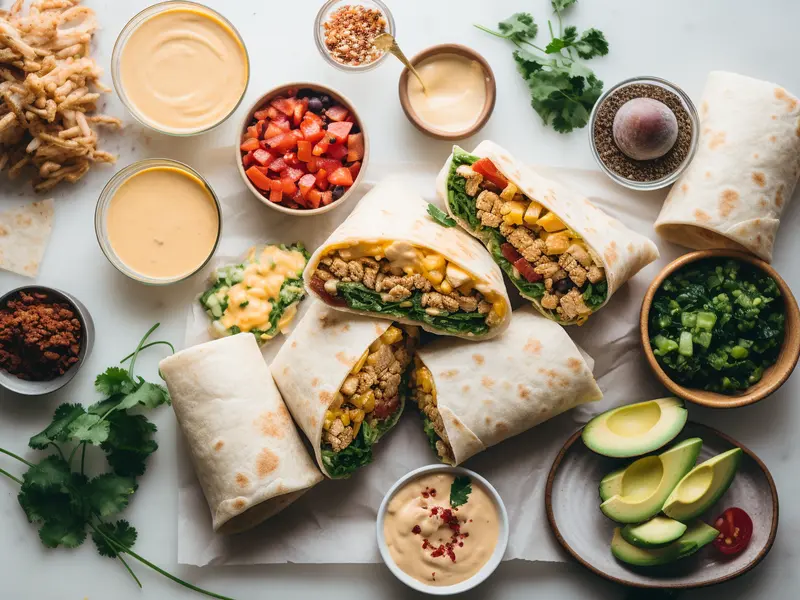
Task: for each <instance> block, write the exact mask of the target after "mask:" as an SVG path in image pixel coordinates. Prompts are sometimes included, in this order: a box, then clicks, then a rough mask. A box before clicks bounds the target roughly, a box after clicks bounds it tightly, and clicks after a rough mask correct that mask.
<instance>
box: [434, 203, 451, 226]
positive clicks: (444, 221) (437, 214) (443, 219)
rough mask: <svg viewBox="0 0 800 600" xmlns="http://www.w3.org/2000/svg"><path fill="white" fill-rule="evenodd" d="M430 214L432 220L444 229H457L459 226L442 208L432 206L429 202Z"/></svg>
mask: <svg viewBox="0 0 800 600" xmlns="http://www.w3.org/2000/svg"><path fill="white" fill-rule="evenodd" d="M428 214H429V215H430V217H431V219H433V220H434V221H436V222H437V223H438V224H439V225H441V226H442V227H455V226H456V225H457V223H456V221H455V219H453V218H452V217H451V216H450V215H448V214H447V213H446V212H444V211H443V210H442V209H441V208H439V207H438V206H436V205H435V204H431V203H430V202H428Z"/></svg>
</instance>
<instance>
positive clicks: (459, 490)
mask: <svg viewBox="0 0 800 600" xmlns="http://www.w3.org/2000/svg"><path fill="white" fill-rule="evenodd" d="M471 493H472V480H471V479H470V478H469V477H467V476H466V475H463V476H461V477H456V478H455V479H453V483H451V484H450V506H452V507H453V508H456V507H457V506H461V505H462V504H466V503H467V500H468V499H469V495H470V494H471Z"/></svg>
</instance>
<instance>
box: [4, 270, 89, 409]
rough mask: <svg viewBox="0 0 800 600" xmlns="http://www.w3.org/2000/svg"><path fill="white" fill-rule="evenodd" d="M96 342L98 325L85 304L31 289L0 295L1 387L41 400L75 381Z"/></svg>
mask: <svg viewBox="0 0 800 600" xmlns="http://www.w3.org/2000/svg"><path fill="white" fill-rule="evenodd" d="M93 343H94V323H93V321H92V317H91V316H90V315H89V311H88V310H87V309H86V307H85V306H84V305H83V304H81V302H80V301H79V300H78V299H77V298H75V297H74V296H71V295H70V294H67V293H66V292H62V291H61V290H57V289H55V288H50V287H45V286H41V285H32V286H25V287H20V288H17V289H14V290H11V291H10V292H8V293H6V294H5V295H3V296H0V387H2V388H4V389H6V390H8V391H10V392H14V393H16V394H20V395H22V396H41V395H44V394H49V393H51V392H54V391H56V390H58V389H60V388H62V387H64V386H65V385H67V384H68V383H69V382H70V381H72V379H73V377H75V375H76V374H77V372H78V369H80V367H81V365H82V364H83V363H84V362H86V359H87V358H88V357H89V353H90V352H91V349H92V344H93Z"/></svg>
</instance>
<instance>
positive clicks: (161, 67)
mask: <svg viewBox="0 0 800 600" xmlns="http://www.w3.org/2000/svg"><path fill="white" fill-rule="evenodd" d="M247 71H248V66H247V54H246V52H245V49H244V47H243V46H242V44H241V42H240V41H239V38H238V37H237V36H236V34H235V33H234V31H233V30H232V29H231V28H230V27H229V26H228V25H227V24H225V23H223V22H222V21H221V20H219V19H218V18H217V17H215V16H214V15H213V14H212V13H210V12H206V11H205V10H201V9H199V8H198V9H190V8H174V9H169V10H165V11H163V12H160V13H156V14H154V15H153V16H151V17H148V18H147V19H145V20H144V21H143V22H142V23H141V24H140V25H139V26H138V27H137V28H136V29H135V30H134V31H133V33H132V34H131V35H130V37H129V38H128V40H127V42H126V43H125V46H124V48H123V49H122V53H121V56H120V74H121V82H122V85H123V87H124V90H125V94H126V95H127V96H128V99H129V100H130V101H131V103H132V104H133V105H134V107H135V109H136V111H138V112H139V113H140V116H141V117H142V118H143V119H144V120H145V121H147V122H149V124H151V125H152V126H153V127H155V128H156V129H159V130H162V131H166V132H170V133H184V134H185V133H194V132H198V131H202V130H204V129H208V128H209V127H213V126H214V125H216V124H217V123H219V122H220V121H222V120H223V119H225V117H227V116H228V115H229V114H230V113H231V112H232V111H233V109H234V108H235V107H236V105H237V104H238V103H239V100H240V99H241V97H242V95H243V94H244V90H245V87H246V86H247V79H248V72H247Z"/></svg>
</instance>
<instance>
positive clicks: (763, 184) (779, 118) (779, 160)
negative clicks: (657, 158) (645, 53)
mask: <svg viewBox="0 0 800 600" xmlns="http://www.w3.org/2000/svg"><path fill="white" fill-rule="evenodd" d="M700 125H701V128H700V139H699V141H698V146H697V153H696V154H695V157H694V160H692V163H691V164H690V165H689V167H688V168H687V169H686V171H685V172H684V174H683V175H682V176H681V177H680V179H678V181H677V182H676V183H675V185H674V186H673V187H672V190H671V191H670V193H669V195H668V196H667V199H666V201H665V202H664V206H663V207H662V209H661V214H660V215H659V216H658V219H657V220H656V224H655V229H656V232H657V233H658V234H659V235H660V236H662V237H664V238H665V239H667V240H669V241H670V242H674V243H676V244H680V245H681V246H688V247H689V248H696V249H707V248H730V249H735V250H744V251H749V252H752V253H753V254H755V255H756V256H758V257H759V258H762V259H764V260H766V261H771V260H772V247H773V245H774V243H775V235H776V234H777V232H778V226H779V225H780V223H781V213H783V209H784V207H785V206H786V204H787V203H788V202H789V200H790V199H791V197H792V193H793V192H794V188H795V185H796V184H797V178H798V176H800V100H798V99H797V98H796V97H795V96H793V95H791V94H790V93H789V92H787V91H786V90H785V89H783V88H782V87H780V86H778V85H775V84H774V83H768V82H766V81H760V80H758V79H752V78H750V77H745V76H743V75H737V74H736V73H726V72H724V71H713V72H711V74H710V75H709V76H708V80H707V81H706V88H705V91H704V92H703V100H702V102H701V103H700Z"/></svg>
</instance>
